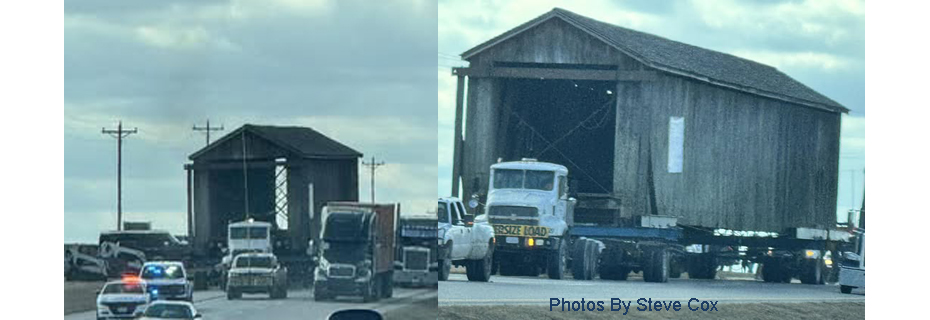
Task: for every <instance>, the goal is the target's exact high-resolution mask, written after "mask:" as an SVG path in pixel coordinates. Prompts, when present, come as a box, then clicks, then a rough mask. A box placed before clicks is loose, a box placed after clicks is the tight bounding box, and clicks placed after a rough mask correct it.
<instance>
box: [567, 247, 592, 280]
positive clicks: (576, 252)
mask: <svg viewBox="0 0 930 320" xmlns="http://www.w3.org/2000/svg"><path fill="white" fill-rule="evenodd" d="M589 247H590V245H589V244H588V240H587V239H584V240H579V241H577V242H575V245H574V248H573V249H572V277H574V278H575V280H585V277H586V276H587V275H588V274H589V272H588V269H589V268H590V266H589V265H588V263H590V261H591V259H590V257H589V255H590V251H588V248H589Z"/></svg>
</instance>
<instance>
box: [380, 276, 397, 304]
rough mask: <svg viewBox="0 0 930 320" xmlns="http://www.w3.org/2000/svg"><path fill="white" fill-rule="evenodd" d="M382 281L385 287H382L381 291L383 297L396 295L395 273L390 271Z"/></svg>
mask: <svg viewBox="0 0 930 320" xmlns="http://www.w3.org/2000/svg"><path fill="white" fill-rule="evenodd" d="M382 283H384V287H383V288H381V293H383V297H384V298H390V297H393V296H394V274H393V271H391V272H388V274H387V276H386V277H385V281H383V282H382Z"/></svg>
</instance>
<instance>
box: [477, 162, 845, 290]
mask: <svg viewBox="0 0 930 320" xmlns="http://www.w3.org/2000/svg"><path fill="white" fill-rule="evenodd" d="M487 190H488V192H487V198H486V200H485V202H486V203H484V204H483V205H484V212H485V213H486V214H487V217H488V221H489V222H490V224H491V225H492V226H493V227H494V233H495V236H496V243H497V246H496V248H495V252H494V260H493V264H494V265H493V268H494V269H495V271H497V272H499V273H500V274H501V275H505V276H507V275H525V276H538V275H539V274H541V273H543V272H545V273H546V274H547V275H548V277H549V278H552V279H562V278H563V277H564V276H565V275H566V274H567V273H569V274H571V275H572V277H573V278H574V279H582V280H591V279H593V278H595V277H597V276H599V277H600V278H602V279H607V280H626V279H627V277H628V275H629V274H630V273H631V272H642V276H643V280H645V281H647V282H666V281H668V279H669V278H677V277H680V276H681V274H682V273H683V272H687V273H688V276H689V278H692V279H713V278H715V275H716V271H717V268H718V266H721V265H732V264H734V263H736V262H737V261H747V262H753V263H760V264H761V265H762V278H763V280H764V281H766V282H790V281H791V279H792V278H798V279H800V280H801V282H803V283H809V284H822V283H824V281H825V279H827V278H828V275H827V274H828V273H829V272H830V271H831V270H832V268H829V266H828V264H827V263H825V261H824V257H825V256H829V254H827V253H828V252H836V251H837V248H838V246H839V245H841V244H843V243H847V242H848V241H849V233H848V232H845V231H843V230H838V229H836V228H822V229H817V228H790V229H788V230H785V231H784V232H780V233H773V232H751V231H748V232H747V231H732V230H721V229H716V230H715V229H708V228H700V227H697V226H687V225H678V223H677V222H678V221H677V218H676V217H670V216H660V215H648V214H645V213H644V214H642V215H639V216H636V217H634V218H633V219H610V217H604V218H603V219H599V220H600V221H610V222H609V223H608V222H604V223H597V222H593V223H592V222H585V223H580V222H578V221H575V219H574V218H575V214H574V208H575V207H576V206H578V205H584V204H585V203H584V202H585V201H596V200H594V199H581V200H578V199H576V198H575V197H573V196H572V195H573V194H572V190H570V188H569V172H568V169H567V168H566V167H565V166H562V165H559V164H555V163H546V162H540V161H537V160H535V159H528V158H524V159H522V160H520V161H511V162H500V163H496V164H493V165H492V166H491V168H490V183H489V186H488V189H487ZM475 198H476V199H478V197H477V196H476V197H475ZM478 205H480V203H478V201H470V203H469V206H470V207H473V208H475V207H477V206H478ZM618 221H619V222H618Z"/></svg>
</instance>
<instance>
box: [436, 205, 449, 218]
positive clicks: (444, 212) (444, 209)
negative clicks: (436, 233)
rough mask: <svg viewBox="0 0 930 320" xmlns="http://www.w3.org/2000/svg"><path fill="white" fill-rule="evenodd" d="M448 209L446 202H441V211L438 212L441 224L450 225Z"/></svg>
mask: <svg viewBox="0 0 930 320" xmlns="http://www.w3.org/2000/svg"><path fill="white" fill-rule="evenodd" d="M447 207H448V206H447V205H446V204H445V203H444V202H442V201H439V209H437V210H436V212H438V213H439V223H449V210H448V209H447Z"/></svg>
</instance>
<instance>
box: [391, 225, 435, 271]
mask: <svg viewBox="0 0 930 320" xmlns="http://www.w3.org/2000/svg"><path fill="white" fill-rule="evenodd" d="M437 232H438V229H437V221H436V215H432V214H430V215H427V214H415V215H406V216H401V217H400V227H399V228H398V234H397V241H398V243H397V252H396V253H395V257H394V284H403V285H408V286H429V285H435V284H436V283H437V281H438V278H437V276H438V274H437V271H438V264H437V260H436V258H437V250H436V245H435V244H433V241H435V239H436V233H437Z"/></svg>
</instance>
